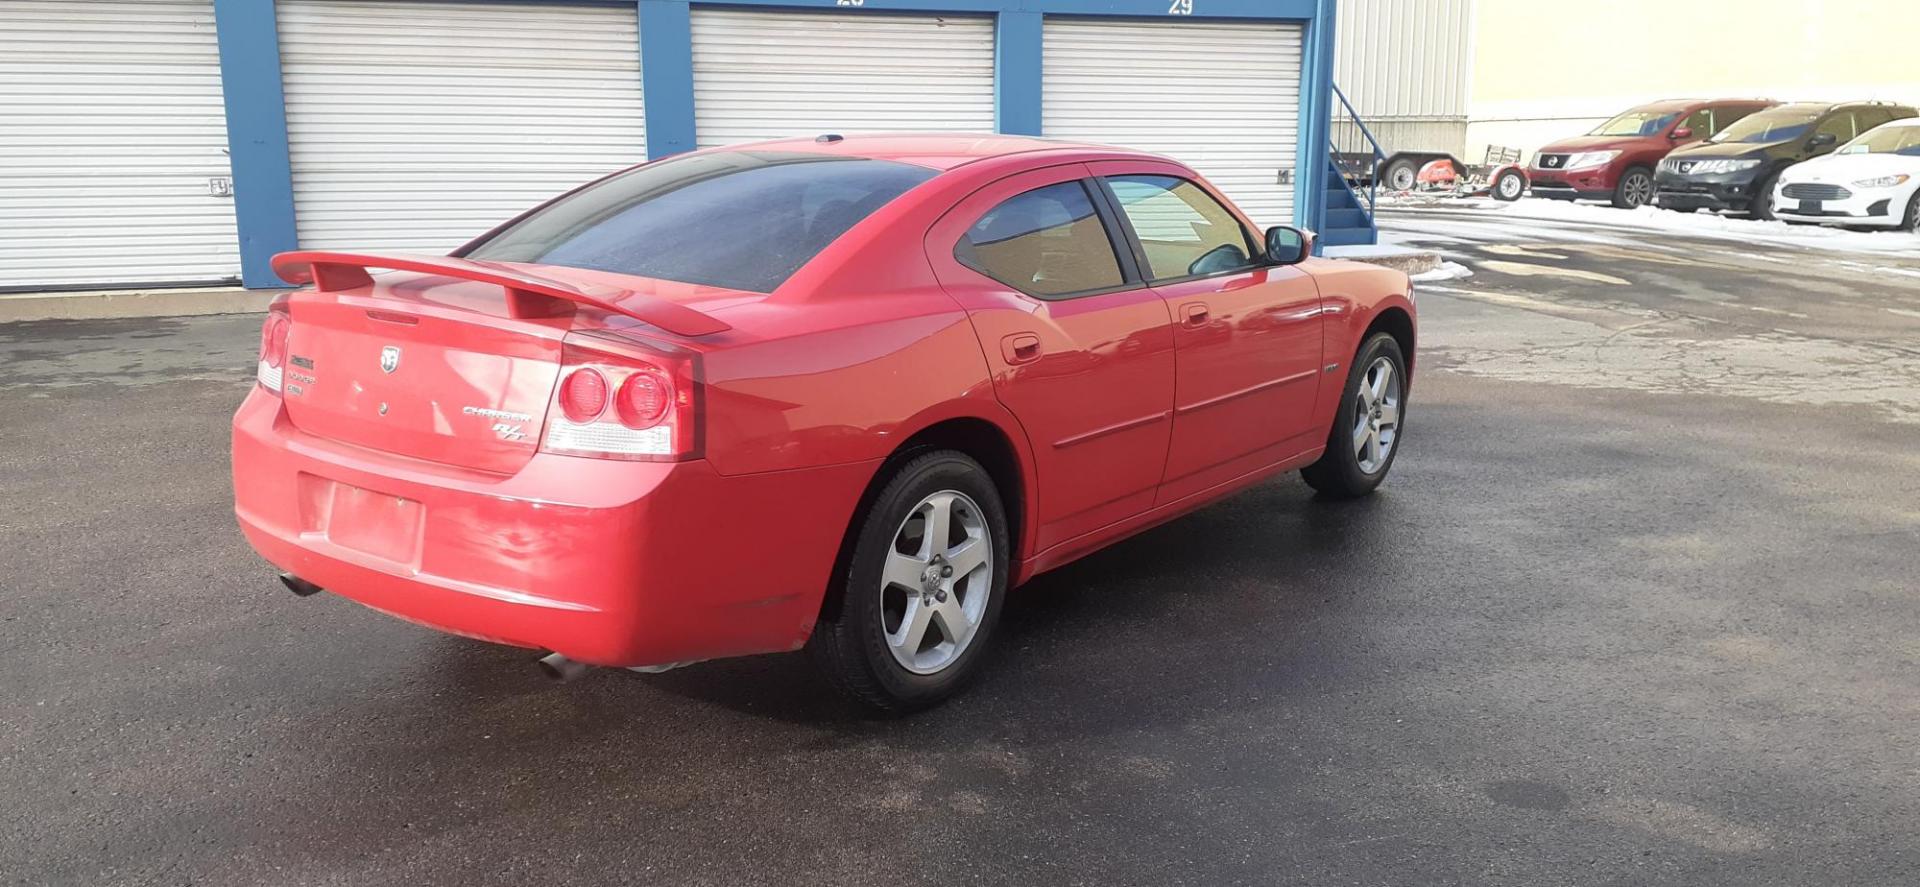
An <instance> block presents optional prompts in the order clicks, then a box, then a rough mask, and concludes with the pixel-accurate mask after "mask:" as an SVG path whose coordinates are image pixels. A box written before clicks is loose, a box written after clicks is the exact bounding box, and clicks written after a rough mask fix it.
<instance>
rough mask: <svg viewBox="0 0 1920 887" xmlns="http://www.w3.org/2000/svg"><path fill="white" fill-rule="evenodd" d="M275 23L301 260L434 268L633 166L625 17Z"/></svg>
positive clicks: (302, 9) (382, 14)
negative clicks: (344, 256)
mask: <svg viewBox="0 0 1920 887" xmlns="http://www.w3.org/2000/svg"><path fill="white" fill-rule="evenodd" d="M278 9H279V23H280V67H281V72H282V75H283V77H284V84H285V89H286V96H287V136H288V139H289V142H290V148H291V150H292V159H293V199H294V219H295V223H296V225H297V226H298V229H299V237H300V245H301V246H302V247H307V248H328V247H354V248H368V249H388V250H405V251H412V252H446V251H447V250H450V249H452V248H454V247H456V246H459V245H460V244H461V243H463V242H465V241H466V240H468V239H470V238H472V237H474V236H476V235H479V234H482V233H484V232H486V231H487V229H489V228H492V227H493V226H494V225H496V224H498V223H500V222H502V221H505V220H506V219H508V218H510V217H512V216H513V215H515V214H517V213H519V212H521V211H523V210H525V209H527V208H528V207H531V206H533V205H535V204H538V203H539V202H541V201H543V200H545V199H547V198H548V197H551V196H553V195H555V194H558V193H560V192H562V191H565V190H567V189H569V188H572V187H574V186H575V185H579V184H581V183H582V182H586V181H589V180H591V179H594V178H596V177H598V176H601V175H604V174H606V173H608V172H612V171H613V170H617V169H620V168H622V167H625V166H630V165H632V164H635V163H639V162H641V161H643V160H645V159H646V130H645V123H644V120H643V119H642V116H641V104H640V52H639V38H638V34H637V28H638V22H637V20H636V19H637V14H636V11H635V7H634V4H632V3H624V4H618V5H570V4H563V3H540V2H534V3H496V2H483V3H449V2H436V3H420V2H406V0H385V2H345V0H280V3H279V7H278Z"/></svg>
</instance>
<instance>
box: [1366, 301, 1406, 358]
mask: <svg viewBox="0 0 1920 887" xmlns="http://www.w3.org/2000/svg"><path fill="white" fill-rule="evenodd" d="M1382 332H1383V333H1386V334H1387V335H1390V336H1392V337H1393V340H1394V341H1395V342H1398V343H1399V344H1400V353H1401V354H1402V355H1404V356H1405V357H1406V359H1407V371H1408V372H1412V371H1413V318H1412V317H1409V316H1407V312H1405V311H1402V310H1400V309H1399V308H1388V309H1387V310H1385V311H1382V312H1380V316H1378V317H1375V318H1374V319H1373V323H1370V324H1368V325H1367V331H1366V333H1365V334H1364V335H1362V336H1361V337H1360V341H1362V342H1364V341H1366V340H1367V339H1368V338H1370V337H1372V335H1373V334H1374V333H1382Z"/></svg>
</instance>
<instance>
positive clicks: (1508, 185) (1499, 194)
mask: <svg viewBox="0 0 1920 887" xmlns="http://www.w3.org/2000/svg"><path fill="white" fill-rule="evenodd" d="M1526 192H1527V177H1526V176H1523V175H1521V174H1520V173H1519V172H1517V171H1514V170H1511V169H1510V170H1507V171H1506V172H1503V173H1501V174H1499V175H1497V176H1494V178H1493V199H1495V200H1498V201H1501V202H1502V203H1512V202H1513V201H1516V200H1519V199H1520V195H1522V194H1525V193H1526Z"/></svg>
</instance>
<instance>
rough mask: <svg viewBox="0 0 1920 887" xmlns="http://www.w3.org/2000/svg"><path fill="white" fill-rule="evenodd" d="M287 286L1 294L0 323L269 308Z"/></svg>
mask: <svg viewBox="0 0 1920 887" xmlns="http://www.w3.org/2000/svg"><path fill="white" fill-rule="evenodd" d="M285 291H286V290H250V289H243V288H241V287H237V286H230V287H217V288H210V289H152V290H113V291H101V292H78V293H20V294H17V295H0V323H15V322H19V321H26V320H107V319H120V318H129V317H185V316H190V315H197V314H253V313H258V312H261V311H265V310H267V303H268V302H270V301H272V300H273V297H274V296H277V295H279V294H280V293H282V292H285Z"/></svg>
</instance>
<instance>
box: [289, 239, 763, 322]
mask: <svg viewBox="0 0 1920 887" xmlns="http://www.w3.org/2000/svg"><path fill="white" fill-rule="evenodd" d="M369 268H381V269H385V270H390V271H414V272H418V273H421V274H437V275H440V276H443V277H457V278H460V279H461V280H475V281H479V282H481V283H491V284H497V285H499V286H500V287H501V288H502V289H505V290H506V291H507V314H508V316H509V317H515V318H528V317H562V316H565V315H567V314H569V313H571V312H572V311H573V306H574V305H576V304H577V305H592V306H593V307H595V308H599V309H601V310H603V311H611V312H614V313H615V314H624V315H626V316H628V317H631V318H633V319H635V320H639V321H642V322H645V323H650V324H653V325H654V326H657V327H659V328H661V329H663V330H666V331H667V332H670V333H673V334H675V335H681V336H707V335H712V334H714V333H718V332H724V331H726V330H729V329H732V327H730V326H728V325H727V324H725V323H722V322H720V321H719V320H718V319H716V318H714V317H713V316H711V315H708V314H704V313H702V312H699V311H695V310H694V309H692V308H688V307H687V306H685V305H682V304H680V303H678V302H673V301H669V300H667V299H662V298H659V297H658V296H650V295H647V294H645V293H640V292H635V291H633V290H627V289H619V288H617V287H605V286H596V285H593V284H572V283H566V282H564V281H559V280H554V279H552V278H549V277H540V276H538V275H534V274H529V273H527V272H525V271H522V270H520V269H518V268H514V267H513V266H511V265H505V264H501V263H498V262H483V261H475V260H472V259H456V258H452V257H449V256H425V255H413V254H409V253H340V252H321V251H296V252H286V253H281V254H279V255H277V256H274V257H273V272H274V273H275V274H278V275H280V277H281V279H283V280H286V281H288V282H289V283H297V284H308V283H311V284H313V286H314V289H317V290H319V291H321V292H330V293H331V292H340V291H342V290H351V289H358V288H360V287H364V286H372V285H373V275H371V274H369V273H367V269H369Z"/></svg>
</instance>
